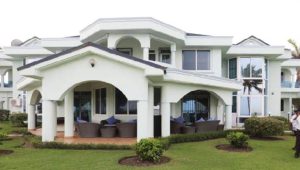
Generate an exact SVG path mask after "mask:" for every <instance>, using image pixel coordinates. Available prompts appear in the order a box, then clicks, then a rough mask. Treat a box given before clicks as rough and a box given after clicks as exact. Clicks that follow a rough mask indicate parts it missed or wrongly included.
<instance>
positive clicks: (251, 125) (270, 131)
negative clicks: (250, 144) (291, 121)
mask: <svg viewBox="0 0 300 170" xmlns="http://www.w3.org/2000/svg"><path fill="white" fill-rule="evenodd" d="M245 132H246V133H247V134H249V135H250V136H253V137H268V136H277V135H282V134H283V132H284V123H283V121H280V120H277V119H274V118H270V117H251V118H249V119H247V120H246V121H245Z"/></svg>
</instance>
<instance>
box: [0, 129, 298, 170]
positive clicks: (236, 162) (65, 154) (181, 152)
mask: <svg viewBox="0 0 300 170" xmlns="http://www.w3.org/2000/svg"><path fill="white" fill-rule="evenodd" d="M0 127H3V124H0ZM2 130H3V129H2ZM0 131H1V130H0ZM285 138H286V140H282V141H261V140H250V141H249V143H250V145H251V146H252V147H253V148H254V150H253V151H252V152H250V153H228V152H225V151H221V150H217V149H215V146H216V145H217V144H223V143H226V140H225V139H216V140H209V141H204V142H191V143H181V144H173V145H172V146H171V148H170V149H169V150H168V151H166V152H165V155H166V156H169V157H171V159H172V160H171V162H170V163H168V164H165V165H161V166H156V167H150V168H149V167H148V168H132V167H127V166H121V165H118V163H117V162H118V160H119V159H120V158H121V157H124V156H130V155H134V151H131V150H129V151H128V150H122V151H113V150H112V151H103V150H53V149H29V148H18V147H17V146H19V145H21V144H22V142H23V140H22V138H15V139H13V140H11V141H4V142H3V145H0V148H2V149H3V148H6V149H12V150H14V151H15V152H14V153H13V154H12V155H9V156H4V157H0V169H5V170H10V169H22V170H27V169H30V170H32V169H44V170H52V169H64V170H68V169H77V170H81V169H105V170H106V169H116V170H117V169H118V170H119V169H171V170H176V169H187V170H190V169H214V170H215V169H216V170H217V169H222V170H226V169H230V170H235V169H236V170H242V169H256V170H260V169H262V170H267V169H272V170H277V169H278V170H279V169H289V170H293V169H295V170H296V169H299V167H300V159H295V158H294V157H293V151H292V150H291V148H292V146H293V144H294V138H293V137H291V136H286V137H285Z"/></svg>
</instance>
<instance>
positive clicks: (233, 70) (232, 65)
mask: <svg viewBox="0 0 300 170" xmlns="http://www.w3.org/2000/svg"><path fill="white" fill-rule="evenodd" d="M228 69H229V71H228V72H229V76H228V77H229V78H230V79H236V78H237V61H236V58H232V59H230V60H229V64H228Z"/></svg>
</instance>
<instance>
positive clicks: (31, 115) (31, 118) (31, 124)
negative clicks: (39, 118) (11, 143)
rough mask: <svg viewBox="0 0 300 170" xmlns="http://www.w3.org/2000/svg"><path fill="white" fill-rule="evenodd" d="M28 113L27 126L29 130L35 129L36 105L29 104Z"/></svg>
mask: <svg viewBox="0 0 300 170" xmlns="http://www.w3.org/2000/svg"><path fill="white" fill-rule="evenodd" d="M27 113H28V115H27V116H28V117H27V128H28V130H33V129H35V106H34V105H31V104H28V105H27Z"/></svg>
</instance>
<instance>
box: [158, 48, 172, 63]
mask: <svg viewBox="0 0 300 170" xmlns="http://www.w3.org/2000/svg"><path fill="white" fill-rule="evenodd" d="M159 56H160V61H161V62H163V63H167V64H171V50H170V49H169V48H160V49H159Z"/></svg>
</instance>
